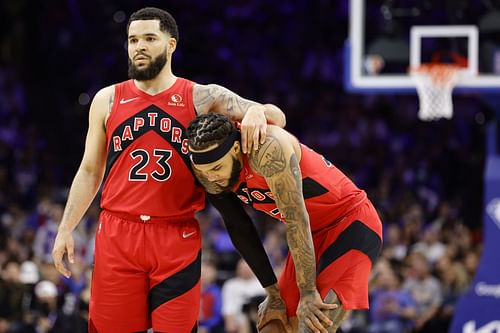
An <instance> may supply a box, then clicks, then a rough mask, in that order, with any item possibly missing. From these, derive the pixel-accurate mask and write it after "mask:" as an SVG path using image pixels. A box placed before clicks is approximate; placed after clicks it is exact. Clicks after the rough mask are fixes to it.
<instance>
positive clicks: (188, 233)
mask: <svg viewBox="0 0 500 333" xmlns="http://www.w3.org/2000/svg"><path fill="white" fill-rule="evenodd" d="M194 234H196V231H193V232H183V233H182V238H188V237H191V236H193V235H194Z"/></svg>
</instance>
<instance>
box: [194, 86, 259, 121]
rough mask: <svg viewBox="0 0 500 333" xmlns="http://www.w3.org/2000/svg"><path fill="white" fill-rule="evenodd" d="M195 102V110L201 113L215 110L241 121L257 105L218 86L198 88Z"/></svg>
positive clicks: (195, 91)
mask: <svg viewBox="0 0 500 333" xmlns="http://www.w3.org/2000/svg"><path fill="white" fill-rule="evenodd" d="M193 102H194V107H195V109H196V110H197V111H198V112H200V113H206V112H208V111H211V110H214V111H216V112H219V113H223V114H225V115H227V116H229V117H231V118H232V119H234V118H235V117H236V118H237V119H240V118H241V116H242V115H243V114H244V113H245V112H246V111H247V110H248V108H249V107H250V106H252V105H256V104H257V103H255V102H252V101H249V100H247V99H244V98H242V97H240V96H238V95H237V94H235V93H233V92H232V91H230V90H228V89H226V88H224V87H222V86H219V85H216V84H210V85H207V86H198V87H197V89H195V90H194V91H193ZM214 107H215V109H214Z"/></svg>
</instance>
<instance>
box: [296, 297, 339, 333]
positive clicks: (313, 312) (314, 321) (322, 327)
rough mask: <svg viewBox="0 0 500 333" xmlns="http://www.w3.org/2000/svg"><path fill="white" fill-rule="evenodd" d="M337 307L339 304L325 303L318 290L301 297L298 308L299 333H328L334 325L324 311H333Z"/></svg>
mask: <svg viewBox="0 0 500 333" xmlns="http://www.w3.org/2000/svg"><path fill="white" fill-rule="evenodd" d="M337 307H338V305H337V304H328V303H323V300H322V299H321V296H320V295H319V293H318V291H316V290H315V291H314V292H310V293H306V294H303V295H301V297H300V302H299V306H298V307H297V318H298V320H299V333H306V332H314V333H328V327H330V326H331V325H332V324H333V323H332V321H331V319H330V318H328V317H327V316H326V315H325V314H324V313H323V311H324V310H333V309H336V308H337ZM309 330H310V331H309Z"/></svg>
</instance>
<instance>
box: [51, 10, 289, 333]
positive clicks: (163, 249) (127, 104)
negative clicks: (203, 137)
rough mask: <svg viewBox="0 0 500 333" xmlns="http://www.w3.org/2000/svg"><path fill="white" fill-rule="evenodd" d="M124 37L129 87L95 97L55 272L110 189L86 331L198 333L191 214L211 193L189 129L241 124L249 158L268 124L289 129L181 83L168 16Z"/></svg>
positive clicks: (260, 110) (142, 18)
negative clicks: (211, 120)
mask: <svg viewBox="0 0 500 333" xmlns="http://www.w3.org/2000/svg"><path fill="white" fill-rule="evenodd" d="M127 29H128V57H129V73H128V74H129V77H130V78H131V80H128V81H125V82H122V83H118V84H115V85H112V86H109V87H106V88H104V89H102V90H100V91H99V92H98V93H97V95H96V96H95V97H94V100H93V102H92V105H91V108H90V115H89V129H88V133H87V139H86V145H85V152H84V155H83V160H82V162H81V165H80V167H79V169H78V172H77V173H76V176H75V178H74V180H73V184H72V186H71V190H70V194H69V198H68V202H67V204H66V208H65V211H64V215H63V218H62V221H61V224H60V226H59V230H58V234H57V237H56V240H55V244H54V249H53V258H54V264H55V266H56V268H57V269H58V270H59V271H60V272H61V273H62V274H64V275H65V276H69V275H70V272H69V270H68V269H67V268H66V267H65V266H64V264H63V262H62V258H63V256H64V253H67V255H68V259H69V261H70V262H73V261H74V242H73V238H72V236H71V232H72V231H73V230H74V228H75V227H76V225H77V224H78V223H79V221H80V219H81V218H82V216H83V214H84V213H85V211H86V210H87V208H88V206H89V205H90V203H91V201H92V200H93V198H94V197H95V195H96V192H97V191H98V189H99V186H100V185H101V183H103V188H102V199H101V207H102V213H101V216H100V219H99V225H98V228H97V232H96V248H95V265H94V271H93V278H92V295H91V300H90V315H89V317H90V320H89V330H90V331H91V332H96V331H97V332H99V333H106V332H138V331H145V330H147V329H148V328H150V327H153V329H154V331H155V332H169V333H170V332H176V333H189V332H195V331H196V319H197V317H198V309H199V303H200V283H199V278H200V242H201V237H200V230H199V227H198V224H197V221H196V220H195V218H194V213H195V212H196V211H198V210H200V209H202V208H203V207H204V191H203V188H202V187H198V186H196V185H195V178H194V176H193V175H192V173H191V171H190V162H189V158H188V147H187V139H185V134H186V127H187V125H188V123H189V122H190V121H191V120H192V119H194V118H195V116H196V115H197V114H206V113H210V112H219V113H224V114H226V115H227V116H228V117H230V118H231V119H234V120H239V121H241V123H242V126H244V130H243V132H244V134H243V138H244V139H243V140H244V142H245V143H244V147H245V148H244V149H248V150H251V149H253V147H257V145H258V144H259V140H263V139H264V138H265V131H266V122H267V121H269V122H271V123H275V124H279V125H281V126H283V125H284V115H283V114H282V112H281V111H280V110H279V109H277V108H276V107H274V106H272V105H268V106H262V105H260V104H258V103H255V102H251V101H248V100H245V99H243V98H241V97H239V96H238V95H236V94H234V93H233V92H231V91H229V90H227V89H225V88H223V87H220V86H218V85H200V84H195V83H193V82H191V81H188V80H186V79H183V78H179V77H176V76H175V75H174V74H173V73H172V69H171V61H172V54H173V53H174V51H175V49H176V45H177V41H178V30H177V25H176V23H175V20H174V19H173V17H172V16H171V15H170V14H169V13H167V12H165V11H163V10H160V9H157V8H143V9H141V10H139V11H137V12H135V13H133V14H132V16H131V17H130V20H129V22H128V26H127ZM266 118H267V119H266Z"/></svg>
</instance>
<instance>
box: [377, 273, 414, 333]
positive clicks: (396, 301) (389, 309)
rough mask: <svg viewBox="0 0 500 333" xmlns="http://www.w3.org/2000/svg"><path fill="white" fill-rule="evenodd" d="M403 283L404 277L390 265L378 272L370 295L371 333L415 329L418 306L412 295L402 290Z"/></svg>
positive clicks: (390, 332) (403, 332)
mask: <svg viewBox="0 0 500 333" xmlns="http://www.w3.org/2000/svg"><path fill="white" fill-rule="evenodd" d="M379 267H380V266H379ZM402 281H403V277H402V275H401V274H399V273H398V272H395V271H394V270H393V268H392V267H391V266H390V265H386V266H385V269H381V270H379V271H378V275H377V278H376V282H375V286H374V288H373V290H372V291H371V293H370V298H371V305H370V319H371V322H370V324H369V326H368V332H369V333H405V332H410V331H411V329H412V328H413V322H414V320H415V319H416V314H417V310H416V304H415V300H414V299H413V296H412V294H411V293H410V292H409V291H408V290H405V289H402V287H401V286H402Z"/></svg>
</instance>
